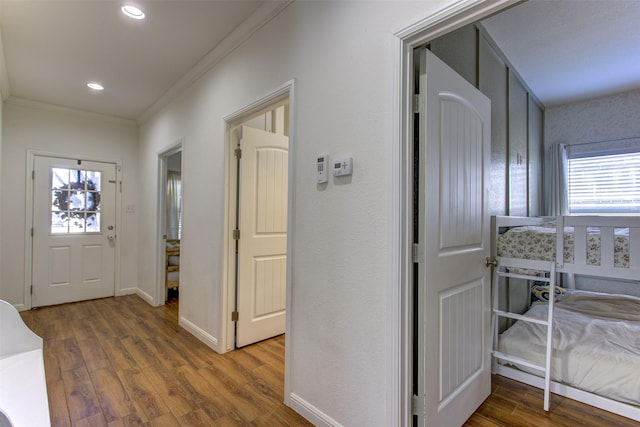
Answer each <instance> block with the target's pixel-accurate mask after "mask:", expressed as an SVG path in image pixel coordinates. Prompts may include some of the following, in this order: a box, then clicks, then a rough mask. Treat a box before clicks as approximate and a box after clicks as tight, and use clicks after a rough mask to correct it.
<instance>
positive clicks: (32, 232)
mask: <svg viewBox="0 0 640 427" xmlns="http://www.w3.org/2000/svg"><path fill="white" fill-rule="evenodd" d="M33 235H34V231H33V227H31V237H33Z"/></svg>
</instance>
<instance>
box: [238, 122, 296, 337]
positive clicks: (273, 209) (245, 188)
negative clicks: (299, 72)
mask: <svg viewBox="0 0 640 427" xmlns="http://www.w3.org/2000/svg"><path fill="white" fill-rule="evenodd" d="M288 146H289V138H287V137H286V136H283V135H278V134H275V133H271V132H265V131H262V130H258V129H254V128H250V127H247V126H243V127H242V137H241V149H242V160H241V163H240V165H241V166H240V182H239V192H240V199H239V200H240V203H239V220H238V224H239V230H240V241H239V242H238V277H237V298H238V300H237V307H238V308H237V311H238V321H237V325H236V347H242V346H245V345H248V344H251V343H254V342H257V341H261V340H264V339H267V338H271V337H274V336H276V335H280V334H283V333H284V330H285V303H286V283H287V274H286V271H287V200H288V197H287V194H288V193H287V192H288V187H287V182H288V179H287V177H288Z"/></svg>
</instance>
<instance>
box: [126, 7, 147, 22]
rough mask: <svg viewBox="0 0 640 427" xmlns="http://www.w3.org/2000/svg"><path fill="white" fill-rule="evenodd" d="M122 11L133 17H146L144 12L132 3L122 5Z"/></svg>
mask: <svg viewBox="0 0 640 427" xmlns="http://www.w3.org/2000/svg"><path fill="white" fill-rule="evenodd" d="M122 13H124V14H125V15H127V16H128V17H129V18H133V19H144V16H145V15H144V12H143V11H141V10H140V9H139V8H137V7H135V6H132V5H130V4H128V5H125V6H122Z"/></svg>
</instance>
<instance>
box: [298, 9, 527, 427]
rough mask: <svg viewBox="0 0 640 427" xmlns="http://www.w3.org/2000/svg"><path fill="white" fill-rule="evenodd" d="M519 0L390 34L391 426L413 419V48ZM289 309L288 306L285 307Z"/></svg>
mask: <svg viewBox="0 0 640 427" xmlns="http://www.w3.org/2000/svg"><path fill="white" fill-rule="evenodd" d="M519 1H520V0H460V1H458V2H456V3H454V4H452V5H450V6H448V7H446V8H444V9H442V10H439V11H438V12H436V13H434V14H432V15H430V16H428V17H426V18H425V19H422V20H421V21H418V22H416V23H414V24H412V25H409V26H407V27H405V28H402V29H401V30H399V31H397V32H396V33H395V34H394V36H395V37H394V56H395V57H396V60H395V62H394V111H396V112H397V114H395V115H394V132H393V133H394V141H393V147H392V150H393V153H392V159H393V160H392V165H393V171H392V183H391V185H392V191H391V194H392V197H393V202H392V204H391V205H392V213H391V217H392V233H391V241H390V242H389V244H390V247H391V248H393V260H392V268H391V274H392V277H391V280H390V283H391V286H390V288H389V293H388V301H389V302H388V304H389V309H388V310H387V312H388V313H389V314H388V318H387V319H386V320H387V322H386V324H387V325H388V329H387V336H388V337H389V339H388V342H387V345H386V348H387V352H388V354H387V358H388V360H389V365H388V368H387V370H386V371H387V384H388V386H387V399H386V400H387V420H386V425H389V426H409V425H411V424H412V410H411V401H412V395H413V392H412V384H413V377H412V374H413V368H412V355H413V345H412V335H413V327H412V320H413V315H414V314H413V299H414V295H413V292H412V280H413V273H412V257H411V244H412V240H413V239H412V209H413V207H412V201H413V199H412V194H411V193H412V185H413V149H412V145H413V110H412V105H413V102H412V100H413V96H412V93H413V77H414V76H413V75H414V71H413V66H414V57H413V54H414V53H413V52H414V49H416V48H417V47H419V46H422V45H425V44H426V43H427V42H428V41H429V40H433V39H435V38H437V37H440V36H442V35H445V34H447V33H450V32H452V31H454V30H456V29H458V28H461V27H463V26H465V25H468V24H471V23H474V22H477V21H479V20H481V19H483V18H485V17H487V16H489V15H491V14H494V13H497V12H498V11H501V10H503V9H505V8H507V7H509V6H511V5H513V4H515V3H518V2H519ZM287 309H288V307H287Z"/></svg>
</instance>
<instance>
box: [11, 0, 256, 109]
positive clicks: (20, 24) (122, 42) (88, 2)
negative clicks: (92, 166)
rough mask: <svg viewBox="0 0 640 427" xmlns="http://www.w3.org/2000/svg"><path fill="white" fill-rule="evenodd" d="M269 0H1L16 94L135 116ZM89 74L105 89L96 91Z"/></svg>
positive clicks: (58, 103)
mask: <svg viewBox="0 0 640 427" xmlns="http://www.w3.org/2000/svg"><path fill="white" fill-rule="evenodd" d="M263 2H264V0H235V1H234V0H196V1H193V0H133V1H131V2H128V3H130V4H135V5H137V6H138V7H140V8H141V9H142V10H143V11H144V12H145V13H146V16H147V18H146V19H144V20H142V21H136V20H133V19H130V18H127V17H126V16H125V15H124V14H123V13H122V12H121V11H120V8H121V6H122V5H123V4H125V1H124V0H123V1H119V0H2V1H1V2H0V7H1V8H0V28H1V34H2V42H3V45H4V55H5V60H6V68H7V74H8V79H9V87H10V94H11V95H12V96H15V97H20V98H26V99H30V100H36V101H42V102H46V103H50V104H56V105H61V106H65V107H71V108H76V109H80V110H85V111H90V112H95V113H100V114H108V115H112V116H117V117H122V118H127V119H135V118H138V117H139V116H140V115H141V114H142V113H143V112H144V111H145V110H146V109H147V108H149V106H150V105H151V104H152V103H153V102H154V101H156V100H157V99H159V98H160V96H161V95H162V94H164V93H166V92H167V91H168V90H169V89H170V88H171V87H172V86H173V85H174V84H175V83H176V82H178V80H179V79H180V78H181V77H182V76H184V75H185V74H187V72H188V71H190V70H191V69H192V68H193V67H194V66H195V65H196V64H197V63H198V62H199V61H200V60H202V59H203V58H204V57H205V56H206V55H207V54H208V53H209V52H210V51H212V49H214V48H215V47H216V46H217V45H218V44H219V43H220V42H221V41H222V40H223V39H224V38H225V37H227V36H228V35H229V34H230V33H231V32H232V31H233V30H234V29H235V28H236V27H238V26H239V25H240V23H242V22H243V21H244V20H246V19H247V18H248V17H249V16H250V15H251V14H252V13H254V12H255V11H256V10H257V9H258V8H259V7H260V6H261V4H262V3H263ZM90 80H96V81H99V82H101V83H102V84H103V86H104V87H105V90H104V91H102V92H99V93H96V92H92V91H91V90H89V89H88V88H87V87H86V83H87V82H88V81H90Z"/></svg>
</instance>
